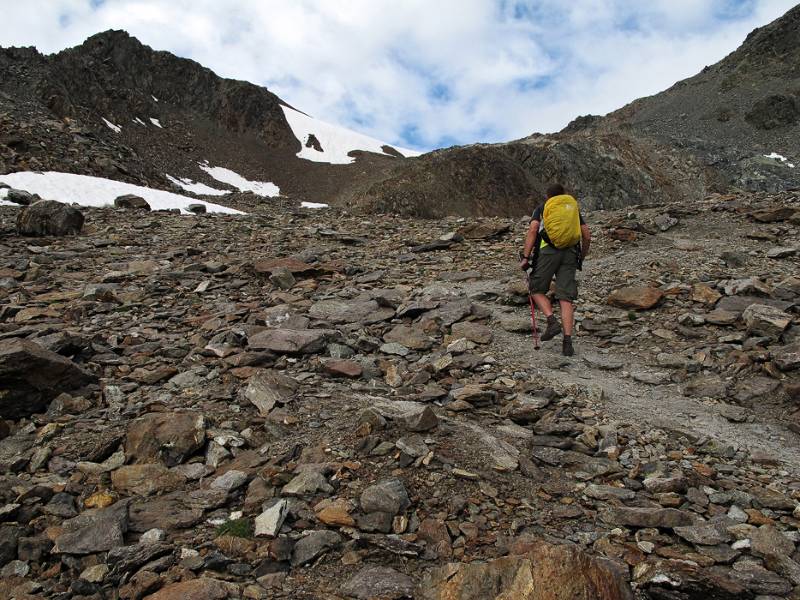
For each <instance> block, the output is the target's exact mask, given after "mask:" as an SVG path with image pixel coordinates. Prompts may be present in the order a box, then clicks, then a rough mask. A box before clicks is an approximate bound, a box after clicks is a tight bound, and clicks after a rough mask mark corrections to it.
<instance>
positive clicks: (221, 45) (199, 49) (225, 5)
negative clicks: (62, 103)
mask: <svg viewBox="0 0 800 600" xmlns="http://www.w3.org/2000/svg"><path fill="white" fill-rule="evenodd" d="M794 4H795V0H571V1H570V2H563V1H562V0H525V1H513V0H26V1H25V2H20V1H19V0H0V14H2V15H3V23H2V26H1V27H0V46H36V47H37V48H38V49H39V50H40V51H42V52H45V53H50V52H56V51H59V50H61V49H63V48H66V47H70V46H75V45H77V44H80V43H81V42H82V41H83V39H85V38H86V37H88V36H89V35H92V34H93V33H97V32H98V31H103V30H106V29H125V30H127V31H128V32H130V33H131V34H132V35H134V36H136V37H138V38H139V39H140V40H142V41H143V42H144V43H146V44H148V45H150V46H152V47H153V48H156V49H159V50H169V51H171V52H173V53H175V54H178V55H180V56H185V57H189V58H192V59H194V60H196V61H198V62H200V63H202V64H203V65H205V66H208V67H210V68H211V69H213V70H214V71H216V72H217V73H218V74H220V75H223V76H225V77H233V78H237V79H246V80H249V81H252V82H254V83H258V84H261V85H265V86H267V87H268V88H269V89H270V90H272V91H273V92H275V93H276V94H278V95H279V96H280V97H281V98H283V99H284V100H285V101H286V102H288V103H290V104H292V105H294V106H295V107H296V108H299V109H301V110H303V111H305V112H307V113H309V114H312V115H314V116H316V117H318V118H321V119H323V120H327V121H330V122H334V123H339V124H341V125H344V126H347V127H350V128H352V129H355V130H357V131H360V132H363V133H366V134H369V135H372V136H374V137H377V138H379V139H382V140H386V141H388V142H390V143H393V144H398V145H400V146H406V147H412V148H417V149H431V148H438V147H444V146H449V145H453V144H465V143H470V142H476V141H504V140H509V139H515V138H519V137H523V136H525V135H529V134H530V133H532V132H534V131H540V132H550V131H556V130H558V129H560V128H562V127H563V126H564V125H566V124H567V123H568V122H569V121H570V120H572V119H573V118H574V117H576V116H578V115H582V114H589V113H592V114H605V113H607V112H609V111H611V110H614V109H616V108H619V107H620V106H623V105H624V104H626V103H627V102H629V101H631V100H633V99H635V98H638V97H641V96H646V95H650V94H654V93H656V92H659V91H661V90H663V89H665V88H667V87H669V86H670V85H672V83H674V82H675V81H677V80H679V79H682V78H684V77H688V76H690V75H693V74H695V73H696V72H698V71H699V70H700V69H702V68H703V67H704V66H705V65H708V64H712V63H714V62H716V61H718V60H719V59H721V58H722V57H724V56H725V55H726V54H728V53H729V52H731V51H732V50H734V49H735V48H736V47H737V46H738V45H739V44H740V43H741V42H742V41H743V40H744V38H745V36H746V35H747V33H748V32H749V31H751V30H752V29H754V28H755V27H759V26H761V25H765V24H767V23H769V22H770V21H772V20H773V19H775V18H777V17H779V16H780V15H782V14H783V13H784V12H786V11H787V10H788V9H789V8H791V7H792V6H793V5H794Z"/></svg>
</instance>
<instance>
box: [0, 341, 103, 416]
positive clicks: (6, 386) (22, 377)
mask: <svg viewBox="0 0 800 600" xmlns="http://www.w3.org/2000/svg"><path fill="white" fill-rule="evenodd" d="M96 380H97V378H96V377H95V376H94V375H92V374H91V373H89V372H88V371H86V370H84V369H83V368H81V367H79V366H78V365H76V364H75V363H74V362H72V361H71V360H69V359H68V358H66V357H64V356H61V355H60V354H56V353H55V352H51V351H50V350H47V349H46V348H43V347H42V346H40V345H39V344H36V343H34V342H31V341H29V340H24V339H14V340H5V341H2V342H0V417H2V418H4V419H21V418H23V417H29V416H30V415H33V414H36V413H40V412H45V411H46V410H47V407H48V405H49V404H50V401H51V400H52V399H53V398H55V397H56V396H58V395H59V394H61V393H62V392H68V391H71V390H75V389H77V388H80V387H83V386H85V385H87V384H89V383H92V382H94V381H96Z"/></svg>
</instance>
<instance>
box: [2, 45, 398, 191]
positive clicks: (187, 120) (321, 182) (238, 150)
mask: <svg viewBox="0 0 800 600" xmlns="http://www.w3.org/2000/svg"><path fill="white" fill-rule="evenodd" d="M282 107H288V105H287V104H286V103H285V102H283V101H282V100H281V99H280V98H278V97H277V96H276V95H274V94H273V93H271V92H269V91H268V90H267V89H266V88H263V87H259V86H256V85H254V84H251V83H247V82H243V81H234V80H230V79H223V78H221V77H218V76H217V75H215V74H214V73H213V72H212V71H210V70H209V69H206V68H204V67H202V66H201V65H199V64H197V63H196V62H194V61H191V60H188V59H183V58H179V57H176V56H174V55H172V54H170V53H168V52H157V51H153V50H152V49H151V48H149V47H148V46H145V45H143V44H142V43H140V42H139V41H138V40H136V39H135V38H133V37H131V36H129V35H128V34H127V33H125V32H123V31H107V32H104V33H100V34H97V35H94V36H92V37H90V38H88V39H87V40H86V41H85V42H84V43H83V44H81V45H80V46H77V47H75V48H71V49H68V50H64V51H62V52H59V53H57V54H53V55H50V56H42V55H41V54H39V53H38V52H37V51H36V50H35V49H33V48H6V49H0V173H7V172H13V171H20V170H53V171H66V172H72V173H78V174H86V175H98V176H103V177H110V178H114V179H121V180H124V181H128V182H131V183H137V184H145V185H151V186H154V187H158V188H161V189H171V188H172V186H173V184H172V183H171V182H170V181H169V180H168V179H167V178H166V177H165V175H166V174H170V175H172V176H173V177H178V178H189V179H192V180H196V181H204V182H206V183H207V184H210V185H212V186H213V187H219V185H220V184H219V182H216V181H214V180H213V179H210V178H209V177H207V176H206V175H205V173H204V172H203V171H202V170H200V169H199V168H198V163H203V162H205V161H208V162H209V163H210V164H211V166H222V167H225V168H228V169H231V170H233V171H235V172H236V173H239V174H241V175H243V176H244V177H246V178H248V179H251V180H255V181H271V182H274V183H276V184H277V185H278V186H279V187H280V188H281V190H282V192H283V194H284V195H291V196H293V197H295V198H296V199H299V200H310V201H319V200H320V199H321V198H324V199H326V200H327V199H335V198H336V196H337V195H338V194H339V193H340V192H341V190H342V189H343V188H346V187H348V186H350V185H351V184H353V183H354V182H357V181H364V180H371V178H373V177H375V176H377V175H379V174H380V173H381V171H382V170H383V169H385V168H387V167H388V166H390V165H391V164H392V163H393V162H396V161H398V160H401V158H397V156H402V155H400V154H398V153H397V151H396V150H394V149H392V148H390V147H388V146H387V147H386V148H384V150H385V151H386V152H388V154H375V153H370V152H361V151H355V152H354V155H356V156H358V157H359V158H358V160H357V161H356V163H354V164H327V163H322V162H313V161H309V160H304V159H301V158H298V157H297V156H296V154H297V153H298V152H299V151H300V150H301V141H300V140H298V139H297V138H296V137H295V134H294V132H293V130H292V128H291V127H290V125H289V123H288V122H287V120H286V117H285V115H284V109H283V108H282ZM151 119H155V120H156V122H157V123H156V122H153V121H151ZM104 120H105V121H107V122H108V123H110V124H111V125H113V126H115V127H119V128H120V129H119V131H117V130H114V129H112V128H111V127H110V126H108V125H107V124H106V123H104ZM303 142H305V143H310V144H312V145H313V144H314V143H315V142H314V141H313V140H310V139H309V140H308V141H306V140H303ZM316 144H319V141H318V140H317V141H316Z"/></svg>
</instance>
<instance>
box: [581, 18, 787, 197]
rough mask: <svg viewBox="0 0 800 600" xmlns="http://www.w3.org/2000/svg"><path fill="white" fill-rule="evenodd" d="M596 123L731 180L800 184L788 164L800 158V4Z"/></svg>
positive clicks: (760, 185) (765, 186)
mask: <svg viewBox="0 0 800 600" xmlns="http://www.w3.org/2000/svg"><path fill="white" fill-rule="evenodd" d="M591 123H592V127H591V129H593V130H594V129H596V130H601V131H602V130H608V129H611V130H618V129H623V130H626V131H629V132H630V133H631V134H633V135H635V136H637V137H645V138H648V139H652V140H655V141H658V142H661V143H663V144H667V145H669V146H673V147H676V148H679V149H680V150H682V151H684V152H687V153H690V154H691V155H693V156H695V157H697V158H698V159H699V160H700V161H701V162H702V164H703V165H704V166H706V167H707V168H708V169H710V170H712V171H713V172H714V173H715V175H716V176H717V177H719V178H720V179H721V180H722V181H723V182H724V184H726V185H729V186H735V187H739V188H742V189H749V190H769V191H776V190H784V189H790V188H798V187H800V170H799V169H797V168H792V167H790V166H789V165H788V163H792V164H795V163H796V164H797V165H800V141H799V140H800V6H796V7H795V8H793V9H791V10H790V11H789V12H788V13H786V14H785V15H784V16H783V17H781V18H780V19H777V20H776V21H774V22H773V23H770V24H769V25H766V26H764V27H761V28H759V29H756V30H754V31H753V32H752V33H750V35H748V36H747V39H746V40H745V41H744V43H743V44H742V45H741V46H740V47H739V48H738V49H737V50H736V51H735V52H733V53H731V54H730V55H729V56H727V57H725V58H724V59H723V60H721V61H720V62H718V63H717V64H715V65H712V66H709V67H706V68H705V69H703V71H702V72H701V73H698V74H697V75H695V76H694V77H691V78H689V79H686V80H684V81H681V82H679V83H677V84H675V85H674V86H673V87H671V88H670V89H668V90H666V91H664V92H662V93H660V94H657V95H655V96H652V97H649V98H643V99H640V100H636V101H635V102H633V103H631V104H629V105H628V106H626V107H624V108H622V109H620V110H618V111H616V112H614V113H611V114H610V115H608V116H607V117H606V118H604V119H599V120H594V121H592V122H591ZM773 153H776V154H779V155H781V156H783V157H785V158H786V159H787V160H785V161H782V160H780V159H768V158H766V156H769V155H771V154H773ZM765 155H766V156H765Z"/></svg>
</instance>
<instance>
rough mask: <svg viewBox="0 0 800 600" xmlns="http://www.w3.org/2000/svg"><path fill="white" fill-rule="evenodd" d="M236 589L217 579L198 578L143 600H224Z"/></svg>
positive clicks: (172, 586)
mask: <svg viewBox="0 0 800 600" xmlns="http://www.w3.org/2000/svg"><path fill="white" fill-rule="evenodd" d="M237 589H238V588H237V586H235V585H233V584H230V583H226V582H224V581H220V580H218V579H211V578H209V577H200V578H198V579H191V580H189V581H181V582H180V583H173V584H172V585H168V586H167V587H164V588H161V589H160V590H159V591H157V592H156V593H155V594H150V595H149V596H145V600H224V599H225V598H227V597H228V594H229V592H233V593H236V590H237Z"/></svg>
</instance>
